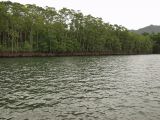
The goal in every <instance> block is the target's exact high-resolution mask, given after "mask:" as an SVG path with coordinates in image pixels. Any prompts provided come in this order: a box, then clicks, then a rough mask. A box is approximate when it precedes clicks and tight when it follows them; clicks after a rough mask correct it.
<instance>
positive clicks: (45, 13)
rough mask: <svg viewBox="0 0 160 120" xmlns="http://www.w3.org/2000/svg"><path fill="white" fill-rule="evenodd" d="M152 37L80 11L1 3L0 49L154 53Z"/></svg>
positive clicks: (156, 42)
mask: <svg viewBox="0 0 160 120" xmlns="http://www.w3.org/2000/svg"><path fill="white" fill-rule="evenodd" d="M150 38H151V37H148V36H145V35H138V34H135V33H132V32H129V31H128V30H127V29H126V28H124V27H123V26H118V25H111V24H109V23H105V22H103V20H102V19H101V18H96V17H93V16H91V15H83V14H82V13H81V12H80V11H74V10H70V9H67V8H63V9H61V10H59V11H57V10H55V8H52V7H45V8H42V7H38V6H36V5H30V4H27V5H22V4H19V3H12V2H10V1H7V2H0V50H1V51H6V50H10V51H12V52H14V51H33V52H101V51H109V52H112V53H129V54H135V53H136V54H138V53H151V52H152V47H153V42H152V40H151V39H150ZM152 38H153V39H157V38H156V36H152ZM154 41H155V42H154V43H155V44H158V45H160V42H159V41H158V40H154ZM154 47H156V48H155V49H158V50H159V51H160V47H159V46H158V47H157V46H156V45H154Z"/></svg>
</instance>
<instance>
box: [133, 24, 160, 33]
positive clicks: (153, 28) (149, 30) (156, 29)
mask: <svg viewBox="0 0 160 120" xmlns="http://www.w3.org/2000/svg"><path fill="white" fill-rule="evenodd" d="M131 31H132V32H135V33H139V34H142V33H145V32H146V33H160V26H158V25H150V26H146V27H144V28H140V29H138V30H131Z"/></svg>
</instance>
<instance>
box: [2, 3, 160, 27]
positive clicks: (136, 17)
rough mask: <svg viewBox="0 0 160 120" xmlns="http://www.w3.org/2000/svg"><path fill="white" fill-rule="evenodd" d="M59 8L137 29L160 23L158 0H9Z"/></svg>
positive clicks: (159, 4)
mask: <svg viewBox="0 0 160 120" xmlns="http://www.w3.org/2000/svg"><path fill="white" fill-rule="evenodd" d="M0 1H7V0H0ZM10 1H13V2H19V3H22V4H36V5H38V6H42V7H45V6H49V7H55V8H56V9H61V8H63V7H67V8H70V9H74V10H80V11H81V12H82V13H84V14H91V15H92V16H94V17H101V18H103V20H104V21H105V22H109V23H111V24H118V25H123V26H125V27H126V28H128V29H138V28H142V27H144V26H148V25H151V24H153V25H160V0H10Z"/></svg>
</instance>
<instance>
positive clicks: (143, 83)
mask: <svg viewBox="0 0 160 120" xmlns="http://www.w3.org/2000/svg"><path fill="white" fill-rule="evenodd" d="M72 119H76V120H160V55H137V56H101V57H53V58H1V59H0V120H72Z"/></svg>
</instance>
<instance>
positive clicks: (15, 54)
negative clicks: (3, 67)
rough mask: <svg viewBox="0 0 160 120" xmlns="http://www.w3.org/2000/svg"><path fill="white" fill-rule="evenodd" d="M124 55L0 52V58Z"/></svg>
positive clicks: (109, 53)
mask: <svg viewBox="0 0 160 120" xmlns="http://www.w3.org/2000/svg"><path fill="white" fill-rule="evenodd" d="M101 55H126V54H125V53H112V52H49V53H48V52H0V57H54V56H101Z"/></svg>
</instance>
